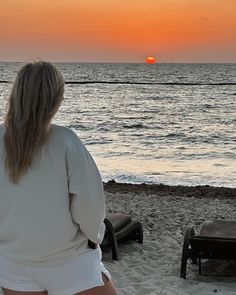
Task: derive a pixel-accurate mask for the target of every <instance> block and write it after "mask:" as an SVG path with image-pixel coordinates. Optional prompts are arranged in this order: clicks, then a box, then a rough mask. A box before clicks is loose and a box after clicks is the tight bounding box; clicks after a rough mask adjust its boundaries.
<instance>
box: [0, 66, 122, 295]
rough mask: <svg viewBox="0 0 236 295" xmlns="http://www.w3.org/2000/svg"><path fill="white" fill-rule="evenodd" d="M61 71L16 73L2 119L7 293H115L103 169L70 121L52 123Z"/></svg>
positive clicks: (0, 231) (0, 176) (0, 251)
mask: <svg viewBox="0 0 236 295" xmlns="http://www.w3.org/2000/svg"><path fill="white" fill-rule="evenodd" d="M63 93H64V79H63V77H62V75H61V73H60V72H59V71H58V69H57V68H56V67H55V66H53V65H52V64H51V63H48V62H43V61H40V62H35V63H28V64H26V65H25V66H23V67H22V68H21V70H20V71H19V73H18V74H17V77H16V80H15V83H14V85H13V88H12V92H11V95H10V97H9V103H8V111H7V114H6V118H5V123H4V125H3V126H0V286H1V287H2V290H3V293H4V295H17V294H18V295H25V294H28V295H29V294H31V293H32V294H34V295H46V294H47V293H48V294H49V295H50V294H52V295H73V294H78V295H79V294H80V295H93V294H94V295H106V294H107V295H108V294H109V295H115V294H117V293H116V291H115V289H114V287H113V285H112V282H111V280H110V274H109V272H108V271H107V270H106V269H105V267H104V265H103V264H102V262H101V250H100V248H99V246H97V247H95V249H92V248H90V247H89V246H88V240H90V241H92V242H93V243H94V244H95V245H99V244H100V243H101V242H102V240H103V236H104V230H105V226H104V223H103V220H104V217H105V203H104V193H103V184H102V180H101V176H100V173H99V171H98V169H97V167H96V164H95V163H94V161H93V159H92V157H91V155H90V154H89V153H88V151H87V150H86V148H85V147H84V145H83V144H82V143H81V141H80V140H79V138H78V137H77V135H76V134H75V133H74V132H73V131H71V130H70V129H67V128H64V127H60V126H57V125H52V124H51V120H52V118H53V116H54V115H55V113H56V112H57V110H58V108H59V106H60V104H61V102H62V100H63Z"/></svg>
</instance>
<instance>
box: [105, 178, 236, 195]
mask: <svg viewBox="0 0 236 295" xmlns="http://www.w3.org/2000/svg"><path fill="white" fill-rule="evenodd" d="M104 190H105V192H109V193H129V192H131V193H132V192H134V191H135V192H137V193H140V192H146V193H148V194H150V193H153V194H157V195H158V196H171V195H174V196H178V197H197V198H205V197H207V198H236V188H229V187H216V186H210V185H201V186H199V185H197V186H183V185H173V186H172V185H165V184H146V183H142V184H132V183H119V182H116V181H115V180H110V181H108V182H104Z"/></svg>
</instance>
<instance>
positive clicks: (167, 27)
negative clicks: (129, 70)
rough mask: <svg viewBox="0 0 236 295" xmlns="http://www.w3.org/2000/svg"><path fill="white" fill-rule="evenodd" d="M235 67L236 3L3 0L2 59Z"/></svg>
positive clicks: (0, 1) (209, 0)
mask: <svg viewBox="0 0 236 295" xmlns="http://www.w3.org/2000/svg"><path fill="white" fill-rule="evenodd" d="M148 55H154V56H155V57H156V59H157V61H159V62H236V0H0V60H2V61H4V60H6V61H28V60H32V59H33V58H37V57H40V58H42V59H46V60H51V61H78V62H144V61H145V57H146V56H148Z"/></svg>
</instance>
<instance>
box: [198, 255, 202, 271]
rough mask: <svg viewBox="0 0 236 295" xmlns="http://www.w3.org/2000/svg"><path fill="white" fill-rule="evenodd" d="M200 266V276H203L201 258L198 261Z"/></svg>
mask: <svg viewBox="0 0 236 295" xmlns="http://www.w3.org/2000/svg"><path fill="white" fill-rule="evenodd" d="M198 265H199V274H200V275H201V274H202V263H201V258H199V260H198Z"/></svg>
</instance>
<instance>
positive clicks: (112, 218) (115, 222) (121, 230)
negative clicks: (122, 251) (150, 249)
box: [101, 213, 143, 260]
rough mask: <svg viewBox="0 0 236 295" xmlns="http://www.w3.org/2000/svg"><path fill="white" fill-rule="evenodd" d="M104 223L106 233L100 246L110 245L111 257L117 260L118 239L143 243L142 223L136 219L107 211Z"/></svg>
mask: <svg viewBox="0 0 236 295" xmlns="http://www.w3.org/2000/svg"><path fill="white" fill-rule="evenodd" d="M104 223H105V225H106V233H105V237H104V240H103V242H102V244H101V247H102V248H105V247H106V246H111V249H112V259H114V260H119V251H118V242H119V241H125V240H135V241H138V242H139V243H141V244H142V243H143V228H142V224H141V223H140V222H139V221H137V220H133V219H132V218H131V216H130V215H126V214H120V213H107V214H106V218H105V220H104Z"/></svg>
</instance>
